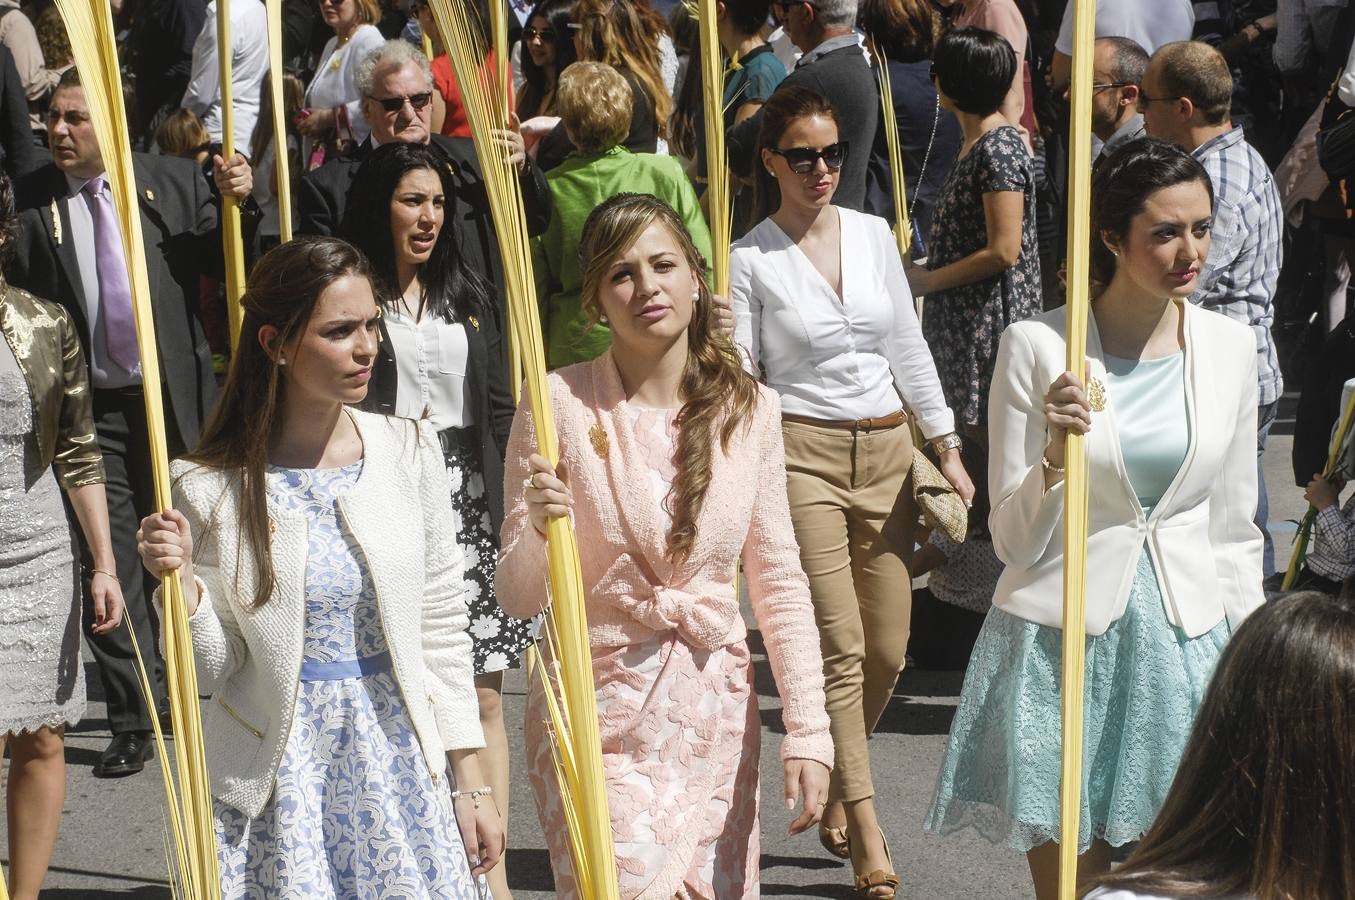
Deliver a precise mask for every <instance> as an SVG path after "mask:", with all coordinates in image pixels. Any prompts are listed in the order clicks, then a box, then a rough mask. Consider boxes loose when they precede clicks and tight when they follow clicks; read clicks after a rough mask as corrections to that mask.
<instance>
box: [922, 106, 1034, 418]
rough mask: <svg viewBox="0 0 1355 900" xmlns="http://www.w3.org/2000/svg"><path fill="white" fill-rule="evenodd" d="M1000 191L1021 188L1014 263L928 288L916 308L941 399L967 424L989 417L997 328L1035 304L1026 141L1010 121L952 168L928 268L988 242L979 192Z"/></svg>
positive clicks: (1017, 318) (1025, 316) (935, 221)
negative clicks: (968, 279)
mask: <svg viewBox="0 0 1355 900" xmlns="http://www.w3.org/2000/svg"><path fill="white" fill-rule="evenodd" d="M1001 191H1020V192H1022V193H1023V194H1024V195H1025V201H1024V209H1025V215H1024V218H1023V221H1022V223H1021V256H1020V257H1019V258H1018V259H1017V262H1016V265H1014V266H1012V267H1011V268H1009V269H1006V270H1005V271H1003V272H1002V273H1001V274H999V275H994V276H992V277H990V278H984V279H982V280H980V281H975V282H972V283H970V284H964V285H960V286H959V287H953V288H949V289H947V290H944V291H932V292H931V293H930V294H928V295H927V299H926V305H925V307H924V309H923V315H922V334H923V336H924V337H926V339H927V344H928V346H929V347H931V351H932V358H933V359H934V360H935V361H936V373H937V375H939V376H940V378H941V389H942V391H944V393H945V395H946V403H947V404H948V405H949V406H950V408H951V409H953V410H954V411H955V418H956V421H957V422H958V423H961V424H965V425H982V424H985V423H986V422H987V421H988V384H989V382H991V381H992V380H993V368H994V367H995V366H996V365H997V346H998V341H999V339H1000V338H1001V337H1002V332H1003V330H1004V329H1005V328H1006V327H1007V326H1008V325H1010V324H1012V323H1013V322H1020V321H1021V320H1022V319H1028V318H1030V317H1031V316H1033V315H1035V314H1036V313H1038V312H1039V311H1040V307H1041V301H1040V296H1041V295H1040V290H1041V285H1040V254H1039V243H1038V239H1037V233H1036V222H1035V175H1034V172H1033V170H1032V168H1031V158H1030V154H1029V153H1028V152H1026V145H1025V144H1024V143H1023V142H1022V141H1021V135H1020V133H1019V132H1017V130H1016V129H1015V128H1012V127H1011V126H1010V125H1004V126H1002V127H1000V128H994V129H993V130H992V131H990V132H988V133H987V134H985V135H984V136H983V137H981V138H979V140H978V142H977V143H975V144H974V146H973V147H972V148H971V149H970V151H969V153H967V154H965V155H964V156H961V157H960V158H959V159H957V160H956V161H955V165H954V166H953V167H952V168H951V170H950V176H949V177H948V178H947V179H946V183H945V185H944V186H943V187H942V188H941V196H940V198H939V199H938V200H937V203H936V211H935V212H934V213H933V215H932V231H931V237H930V239H929V240H928V241H927V247H928V257H927V268H928V269H939V268H941V267H942V266H947V265H950V264H951V263H953V262H956V261H957V260H961V259H964V258H965V257H966V256H969V255H970V254H972V253H975V252H977V251H979V250H982V249H983V248H984V247H985V246H986V245H987V243H988V227H987V224H986V221H985V219H984V215H983V195H984V194H991V193H997V192H1001Z"/></svg>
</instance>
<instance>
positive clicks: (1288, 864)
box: [1098, 591, 1355, 900]
mask: <svg viewBox="0 0 1355 900" xmlns="http://www.w3.org/2000/svg"><path fill="white" fill-rule="evenodd" d="M1353 699H1355V607H1352V606H1351V605H1350V603H1348V602H1346V601H1343V600H1338V599H1336V598H1334V597H1330V596H1327V595H1326V594H1320V593H1317V592H1315V591H1306V592H1303V593H1300V594H1293V595H1291V596H1289V597H1286V598H1284V599H1282V600H1278V601H1276V602H1274V603H1271V604H1269V605H1267V606H1263V607H1261V608H1260V609H1259V610H1257V611H1256V612H1254V613H1252V615H1251V616H1250V618H1248V619H1247V621H1246V622H1245V623H1243V625H1242V626H1241V627H1240V628H1239V629H1238V630H1237V633H1236V634H1235V635H1233V638H1232V640H1231V641H1230V642H1229V644H1228V647H1227V649H1225V650H1224V651H1223V656H1222V657H1221V658H1220V659H1219V663H1218V667H1217V669H1216V670H1215V672H1214V678H1213V680H1212V681H1211V682H1210V685H1209V690H1208V692H1207V693H1206V695H1205V699H1204V704H1203V705H1202V706H1201V707H1200V712H1199V715H1198V716H1197V717H1196V720H1195V727H1194V729H1193V730H1192V731H1191V735H1190V741H1189V742H1188V743H1187V744H1186V750H1185V753H1184V754H1183V756H1182V757H1181V766H1180V768H1179V769H1178V770H1177V773H1176V780H1175V781H1174V782H1173V783H1172V787H1171V791H1170V792H1169V793H1168V795H1167V801H1166V803H1165V804H1164V805H1163V807H1162V811H1161V812H1160V813H1158V816H1157V819H1156V821H1154V822H1153V826H1152V828H1150V829H1149V830H1148V833H1147V834H1146V835H1145V836H1144V838H1143V840H1142V841H1141V842H1140V843H1139V845H1138V848H1137V849H1136V850H1135V851H1134V852H1133V854H1132V855H1131V856H1130V857H1129V859H1128V860H1127V861H1126V862H1125V864H1124V866H1122V867H1121V868H1120V869H1119V870H1117V871H1116V872H1115V873H1114V874H1112V875H1107V876H1104V877H1103V878H1101V879H1100V880H1099V882H1098V884H1099V885H1100V886H1104V887H1108V888H1112V889H1115V888H1119V889H1126V890H1131V891H1135V892H1137V893H1140V894H1153V895H1161V896H1164V897H1181V898H1186V897H1207V898H1224V897H1243V896H1245V897H1253V898H1255V900H1330V898H1333V897H1355V766H1352V764H1351V748H1352V747H1355V702H1352V700H1353Z"/></svg>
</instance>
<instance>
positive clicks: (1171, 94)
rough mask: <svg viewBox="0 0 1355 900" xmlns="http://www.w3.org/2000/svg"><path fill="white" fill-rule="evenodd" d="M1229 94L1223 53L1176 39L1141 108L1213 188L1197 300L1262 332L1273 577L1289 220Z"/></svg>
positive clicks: (1265, 509) (1259, 515)
mask: <svg viewBox="0 0 1355 900" xmlns="http://www.w3.org/2000/svg"><path fill="white" fill-rule="evenodd" d="M1232 97H1233V76H1232V74H1231V72H1229V69H1228V63H1227V62H1226V61H1225V60H1224V58H1223V56H1222V55H1221V54H1220V53H1219V52H1218V51H1217V50H1215V49H1214V48H1213V47H1211V46H1209V45H1208V44H1204V43H1201V42H1199V41H1178V42H1177V43H1174V44H1167V45H1166V46H1164V47H1161V48H1160V49H1158V50H1157V52H1155V53H1154V54H1153V56H1152V59H1151V60H1149V62H1148V71H1147V72H1146V73H1145V74H1144V77H1143V90H1142V92H1141V93H1140V94H1139V110H1140V111H1141V112H1142V113H1143V124H1144V127H1145V128H1146V129H1147V131H1148V134H1150V135H1152V136H1153V137H1155V138H1161V139H1162V140H1166V141H1171V142H1172V143H1174V144H1177V145H1178V146H1180V147H1182V148H1184V149H1185V150H1186V151H1187V152H1189V153H1190V154H1191V155H1193V156H1194V157H1195V158H1196V159H1198V160H1199V161H1200V163H1201V164H1202V165H1203V166H1204V168H1205V170H1206V171H1207V172H1208V173H1209V178H1210V180H1211V181H1212V182H1213V185H1214V224H1213V227H1212V228H1211V230H1210V231H1211V239H1210V244H1209V257H1208V259H1206V260H1205V264H1204V268H1203V269H1202V270H1201V271H1200V275H1199V281H1198V282H1197V284H1198V285H1199V286H1198V287H1197V288H1196V291H1195V293H1194V295H1193V296H1192V297H1191V298H1190V299H1191V302H1192V303H1196V304H1198V305H1200V306H1203V307H1205V308H1207V309H1212V310H1215V311H1217V312H1220V313H1223V314H1224V315H1226V316H1228V317H1229V318H1230V319H1237V320H1238V321H1240V322H1246V323H1247V324H1248V325H1250V326H1251V327H1252V330H1254V331H1255V332H1256V354H1257V358H1256V368H1257V375H1258V378H1259V397H1258V400H1257V403H1258V410H1257V417H1256V418H1257V431H1256V461H1257V465H1256V469H1257V479H1256V481H1257V494H1258V496H1257V506H1256V518H1255V521H1256V525H1257V527H1258V528H1260V529H1261V535H1262V537H1263V538H1264V539H1265V549H1264V558H1263V561H1262V566H1263V569H1264V571H1265V574H1266V576H1270V575H1273V574H1274V573H1275V547H1274V544H1273V542H1272V541H1271V537H1270V532H1269V531H1268V530H1267V528H1266V520H1267V518H1268V517H1269V512H1270V510H1269V504H1268V503H1267V500H1266V483H1265V476H1264V471H1263V470H1262V467H1261V456H1262V454H1264V452H1265V449H1266V437H1267V435H1268V434H1269V433H1270V426H1271V425H1272V424H1273V423H1274V422H1275V414H1276V412H1277V410H1278V409H1279V402H1280V393H1281V391H1282V390H1283V388H1284V381H1283V379H1282V378H1281V376H1280V364H1279V359H1278V357H1277V356H1276V354H1275V341H1274V338H1272V336H1271V333H1270V327H1271V323H1272V322H1273V321H1274V318H1275V309H1274V298H1275V286H1276V283H1277V282H1278V281H1279V277H1280V263H1281V260H1282V240H1283V237H1284V221H1283V218H1282V215H1281V210H1280V195H1279V193H1278V191H1277V190H1276V188H1275V178H1274V176H1272V175H1271V172H1270V169H1269V168H1268V167H1267V166H1266V163H1265V160H1263V159H1262V158H1261V154H1259V153H1257V152H1256V149H1255V148H1254V147H1252V146H1251V145H1250V144H1248V143H1247V141H1246V140H1245V139H1244V138H1243V135H1242V128H1241V127H1240V126H1238V127H1235V126H1234V125H1233V122H1232V120H1231V118H1230V110H1231V107H1232Z"/></svg>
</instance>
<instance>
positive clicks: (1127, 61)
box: [1092, 37, 1148, 171]
mask: <svg viewBox="0 0 1355 900" xmlns="http://www.w3.org/2000/svg"><path fill="white" fill-rule="evenodd" d="M1147 68H1148V53H1147V51H1145V50H1144V49H1143V48H1142V47H1140V46H1139V45H1138V44H1136V43H1135V42H1134V41H1131V40H1130V39H1129V38H1123V37H1104V38H1097V39H1096V47H1095V52H1094V58H1093V61H1092V81H1093V83H1092V134H1094V135H1096V136H1097V138H1099V139H1100V140H1101V142H1102V143H1101V152H1100V153H1099V154H1097V157H1096V159H1095V160H1093V162H1092V170H1093V171H1095V169H1096V167H1097V166H1099V165H1100V164H1101V162H1102V161H1103V160H1105V159H1107V158H1108V157H1109V156H1110V154H1112V153H1114V152H1115V151H1116V150H1117V149H1118V148H1119V147H1121V146H1122V145H1124V144H1127V143H1129V142H1130V141H1134V140H1138V139H1139V138H1141V137H1143V134H1144V132H1143V116H1142V114H1140V113H1139V90H1140V88H1139V85H1140V84H1141V83H1142V81H1143V73H1144V71H1145V70H1146V69H1147Z"/></svg>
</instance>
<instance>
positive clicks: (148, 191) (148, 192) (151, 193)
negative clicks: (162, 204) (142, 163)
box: [146, 188, 155, 203]
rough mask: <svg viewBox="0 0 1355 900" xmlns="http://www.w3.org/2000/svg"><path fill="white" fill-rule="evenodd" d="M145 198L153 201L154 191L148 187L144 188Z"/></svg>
mask: <svg viewBox="0 0 1355 900" xmlns="http://www.w3.org/2000/svg"><path fill="white" fill-rule="evenodd" d="M146 199H147V200H149V201H151V202H152V203H153V202H155V191H153V190H151V189H150V188H146Z"/></svg>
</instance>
